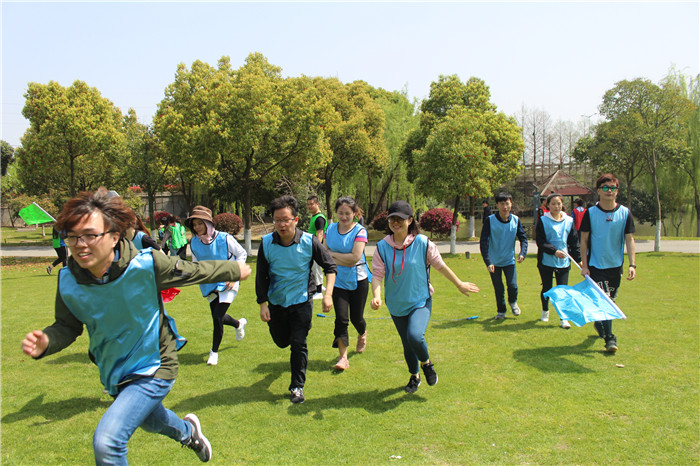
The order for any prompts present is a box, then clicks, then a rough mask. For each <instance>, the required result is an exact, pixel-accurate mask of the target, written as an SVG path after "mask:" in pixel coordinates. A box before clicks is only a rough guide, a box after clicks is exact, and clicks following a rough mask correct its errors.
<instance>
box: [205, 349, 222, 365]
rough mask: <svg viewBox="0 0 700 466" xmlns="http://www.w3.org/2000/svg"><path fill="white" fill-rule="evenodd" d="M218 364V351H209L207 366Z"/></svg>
mask: <svg viewBox="0 0 700 466" xmlns="http://www.w3.org/2000/svg"><path fill="white" fill-rule="evenodd" d="M217 364H219V353H215V352H213V351H209V359H207V366H216V365H217Z"/></svg>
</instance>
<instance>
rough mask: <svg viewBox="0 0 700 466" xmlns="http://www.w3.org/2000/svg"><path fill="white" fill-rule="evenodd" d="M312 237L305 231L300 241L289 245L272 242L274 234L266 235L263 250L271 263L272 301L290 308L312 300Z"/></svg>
mask: <svg viewBox="0 0 700 466" xmlns="http://www.w3.org/2000/svg"><path fill="white" fill-rule="evenodd" d="M312 240H313V236H312V235H311V234H310V233H306V232H302V234H301V238H300V240H299V243H298V244H297V243H292V244H291V245H290V246H287V247H285V246H281V245H279V244H275V243H273V242H272V233H270V234H267V235H265V236H263V238H262V242H263V251H264V253H265V259H267V262H268V263H269V264H270V272H269V273H270V288H269V289H268V290H267V299H268V301H269V302H270V304H274V305H276V306H282V307H289V306H293V305H295V304H301V303H305V302H306V301H308V300H309V273H310V271H311V261H312V260H313V259H312V257H313V246H312V244H313V243H312Z"/></svg>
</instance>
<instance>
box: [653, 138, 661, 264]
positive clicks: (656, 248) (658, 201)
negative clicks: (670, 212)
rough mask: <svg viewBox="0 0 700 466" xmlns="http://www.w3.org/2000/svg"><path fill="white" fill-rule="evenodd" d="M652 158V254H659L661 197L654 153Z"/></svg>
mask: <svg viewBox="0 0 700 466" xmlns="http://www.w3.org/2000/svg"><path fill="white" fill-rule="evenodd" d="M652 157H653V166H652V168H653V173H652V180H653V181H654V197H655V198H656V234H655V235H654V252H659V251H660V250H661V196H660V195H659V178H658V176H657V173H656V151H654V152H653V153H652Z"/></svg>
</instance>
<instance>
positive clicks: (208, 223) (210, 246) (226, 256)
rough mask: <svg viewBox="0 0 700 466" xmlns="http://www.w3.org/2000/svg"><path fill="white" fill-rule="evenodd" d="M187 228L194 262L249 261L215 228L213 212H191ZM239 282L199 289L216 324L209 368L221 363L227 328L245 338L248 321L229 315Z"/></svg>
mask: <svg viewBox="0 0 700 466" xmlns="http://www.w3.org/2000/svg"><path fill="white" fill-rule="evenodd" d="M185 225H186V226H187V227H188V228H189V229H190V230H192V240H191V241H190V249H191V250H192V261H194V262H197V261H204V260H230V261H242V262H245V260H246V259H247V258H248V254H247V253H246V251H245V249H243V247H242V246H241V245H240V244H239V243H238V241H236V238H234V237H233V236H232V235H229V234H228V233H226V232H223V231H217V230H216V229H215V228H214V220H213V219H212V216H211V210H210V209H208V208H206V207H204V206H201V205H198V206H196V207H195V208H194V209H192V214H191V215H190V216H189V217H187V220H185ZM238 287H239V282H219V283H209V284H206V285H200V286H199V288H200V289H201V290H202V296H204V297H205V298H207V300H208V301H209V307H210V309H211V317H212V321H213V323H214V334H213V336H212V343H211V351H210V352H209V359H208V360H207V364H208V365H210V366H215V365H217V364H218V362H219V345H220V344H221V339H222V338H223V336H224V325H230V326H232V327H233V328H235V329H236V340H238V341H241V340H242V339H243V337H244V336H245V326H246V324H247V323H248V321H247V320H246V319H245V318H241V319H239V320H236V319H234V318H233V317H231V316H230V315H228V314H227V313H226V312H227V311H228V308H229V306H230V305H231V303H232V302H233V300H234V298H235V297H236V295H237V294H238Z"/></svg>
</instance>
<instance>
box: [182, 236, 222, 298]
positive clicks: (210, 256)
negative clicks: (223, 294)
mask: <svg viewBox="0 0 700 466" xmlns="http://www.w3.org/2000/svg"><path fill="white" fill-rule="evenodd" d="M227 237H228V233H225V232H223V231H217V232H216V236H215V237H214V240H213V241H212V242H211V244H204V243H202V240H201V239H199V237H198V236H194V237H192V241H190V248H192V252H193V253H194V255H195V256H196V257H197V260H200V261H209V260H224V261H225V260H229V259H230V258H231V253H229V251H228V244H227V242H226V239H227ZM225 288H226V283H224V282H219V283H206V284H203V285H199V289H200V290H201V291H202V296H204V297H207V296H209V294H210V293H211V292H212V291H223V290H224V289H225Z"/></svg>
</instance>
